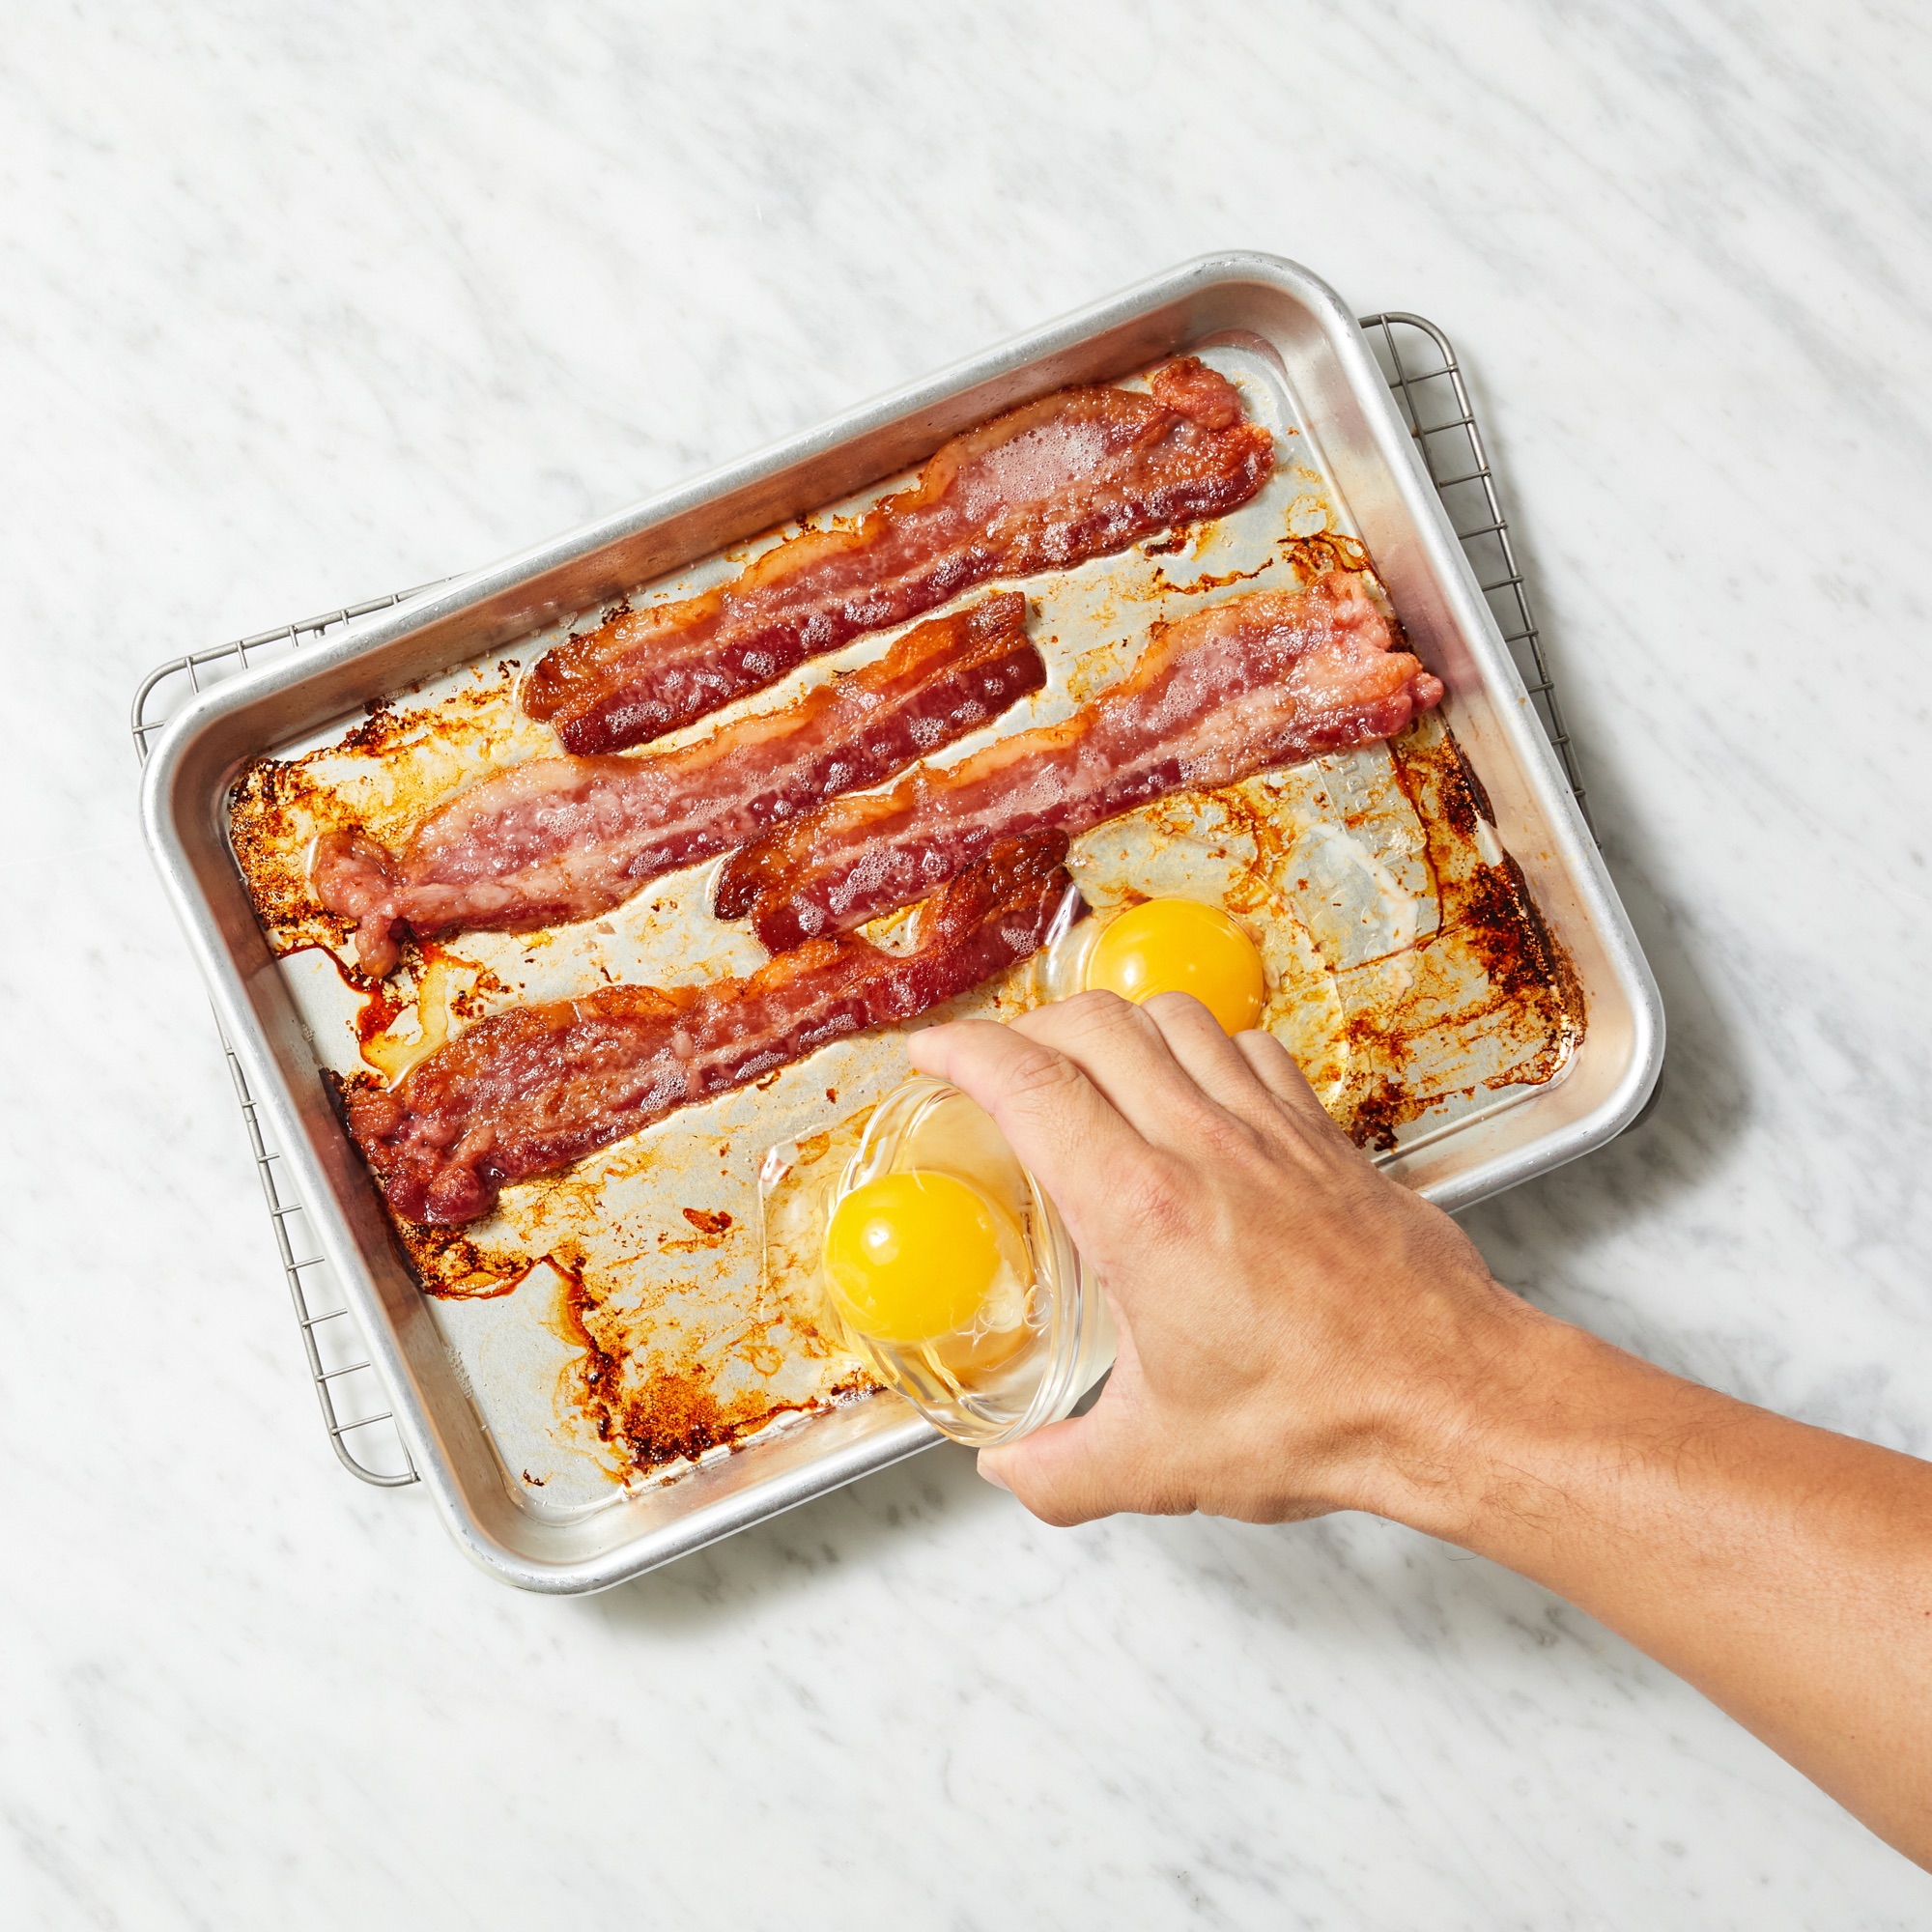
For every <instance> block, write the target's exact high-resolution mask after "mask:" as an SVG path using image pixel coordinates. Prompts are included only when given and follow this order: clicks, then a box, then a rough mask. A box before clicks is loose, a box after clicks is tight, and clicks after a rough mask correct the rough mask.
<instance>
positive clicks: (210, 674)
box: [128, 311, 1594, 1489]
mask: <svg viewBox="0 0 1932 1932" xmlns="http://www.w3.org/2000/svg"><path fill="white" fill-rule="evenodd" d="M1362 329H1363V332H1364V333H1365V334H1366V335H1367V337H1368V340H1369V345H1370V347H1371V348H1372V349H1373V350H1374V352H1375V355H1376V360H1377V361H1378V363H1379V364H1380V366H1381V371H1382V375H1383V376H1384V377H1385V378H1386V379H1387V382H1388V384H1389V387H1390V389H1391V390H1392V391H1393V392H1394V394H1395V398H1396V401H1397V403H1398V404H1399V405H1400V407H1401V409H1402V412H1403V415H1404V417H1405V419H1406V421H1407V423H1408V427H1409V431H1410V433H1411V434H1412V435H1413V436H1414V438H1415V440H1416V442H1417V444H1418V445H1419V446H1420V448H1421V451H1422V457H1423V461H1424V463H1425V464H1426V465H1427V467H1428V469H1429V474H1430V477H1431V479H1432V480H1433V481H1434V483H1435V488H1436V491H1437V493H1438V494H1439V495H1440V496H1441V498H1442V502H1443V506H1444V508H1445V509H1446V510H1447V511H1448V513H1449V521H1450V523H1451V524H1452V525H1453V526H1454V527H1455V530H1456V533H1457V535H1458V536H1460V537H1461V538H1462V541H1463V551H1464V553H1465V554H1466V555H1467V556H1468V559H1469V562H1470V564H1471V566H1472V567H1473V568H1474V570H1475V573H1476V582H1478V583H1479V584H1481V586H1482V588H1483V594H1484V595H1485V596H1486V597H1487V598H1488V599H1489V603H1490V609H1491V611H1492V612H1493V614H1494V616H1495V619H1496V622H1497V624H1498V626H1499V627H1500V628H1501V631H1502V634H1503V637H1504V639H1505V640H1506V641H1507V643H1508V644H1509V647H1510V653H1511V655H1512V656H1513V657H1514V658H1515V659H1516V663H1517V668H1518V669H1519V670H1520V671H1521V673H1522V680H1523V683H1524V684H1525V685H1526V686H1527V687H1528V691H1529V696H1530V700H1531V702H1532V703H1533V704H1534V705H1535V707H1536V713H1537V717H1538V718H1539V719H1540V721H1541V722H1542V725H1543V727H1544V730H1545V731H1546V732H1547V733H1548V737H1549V742H1550V745H1551V746H1552V747H1553V748H1554V750H1555V753H1556V755H1557V757H1558V759H1559V760H1560V761H1561V762H1562V766H1563V775H1564V777H1565V778H1566V779H1567V780H1568V781H1569V783H1570V789H1571V790H1572V791H1573V792H1574V793H1575V794H1576V796H1577V806H1578V808H1579V809H1580V810H1581V811H1582V813H1583V817H1584V822H1585V823H1586V824H1587V823H1590V808H1589V804H1588V801H1587V800H1586V799H1585V797H1584V793H1583V782H1582V780H1581V778H1580V777H1579V776H1578V773H1577V756H1576V749H1575V747H1574V746H1573V745H1572V744H1571V742H1570V733H1569V730H1568V728H1567V727H1566V726H1565V725H1564V722H1563V710H1562V706H1561V705H1560V704H1559V703H1558V702H1557V697H1556V690H1555V687H1554V685H1553V684H1552V682H1551V680H1550V676H1549V667H1548V662H1547V660H1546V659H1545V657H1544V651H1543V639H1542V637H1541V634H1540V633H1539V632H1538V630H1537V628H1536V619H1535V617H1534V616H1533V615H1532V614H1531V612H1530V608H1529V596H1528V593H1527V592H1526V591H1525V589H1524V588H1523V582H1522V573H1521V572H1520V570H1519V569H1518V567H1517V560H1516V550H1515V546H1514V545H1513V544H1512V543H1511V542H1510V533H1509V524H1508V520H1507V519H1506V518H1505V517H1504V515H1503V510H1502V502H1501V499H1500V497H1498V495H1497V492H1496V480H1495V475H1494V472H1493V471H1492V469H1491V468H1490V459H1489V453H1488V451H1487V449H1486V448H1485V446H1484V442H1483V436H1482V432H1481V430H1480V429H1478V428H1477V426H1476V416H1475V412H1474V411H1473V410H1472V409H1471V408H1470V406H1469V392H1468V389H1467V386H1466V385H1465V384H1464V383H1463V372H1462V369H1461V368H1460V367H1459V366H1458V364H1457V361H1456V355H1455V351H1454V350H1453V349H1451V348H1450V346H1449V338H1448V337H1447V336H1446V335H1444V334H1443V333H1442V331H1441V330H1440V329H1439V328H1437V327H1435V324H1434V323H1432V322H1425V321H1424V320H1423V319H1422V317H1421V316H1419V315H1405V314H1401V313H1399V312H1395V311H1391V312H1390V313H1388V314H1385V315H1370V316H1364V317H1363V318H1362ZM434 587H435V586H434V585H433V584H422V585H419V586H418V587H417V588H416V589H414V590H399V591H397V592H395V593H394V595H392V596H388V597H374V598H371V599H370V600H369V601H368V602H367V603H365V604H350V605H346V606H344V608H343V609H342V610H340V611H328V612H327V614H326V615H324V616H320V617H304V618H302V619H301V620H300V621H299V622H298V623H294V624H283V625H282V626H280V627H279V628H278V629H276V630H272V631H261V632H258V633H257V634H256V635H255V636H254V637H252V638H238V639H235V640H234V641H233V642H231V643H226V644H213V645H211V646H210V647H209V648H208V649H207V650H201V651H194V652H191V653H190V654H189V655H188V656H186V657H182V658H175V659H173V660H172V661H170V662H169V663H167V664H164V665H158V666H156V668H155V669H153V670H152V671H150V672H149V673H148V675H147V676H146V677H145V678H144V679H142V681H141V686H140V689H139V690H138V691H136V692H135V694H134V703H133V708H132V712H131V715H130V718H129V721H128V724H129V729H130V731H131V732H132V735H133V739H134V750H135V753H136V754H137V755H138V756H139V757H141V758H142V759H145V758H146V757H147V755H148V747H149V745H150V743H151V742H152V740H153V739H154V737H155V734H156V732H157V731H159V730H160V729H161V727H162V726H163V725H166V724H167V722H168V720H169V719H170V718H171V717H173V716H174V714H175V713H176V712H177V711H179V710H180V709H181V707H182V706H183V705H184V704H185V703H186V702H187V700H188V699H189V698H190V697H192V696H194V695H195V694H196V693H197V692H200V691H205V690H206V689H207V688H208V687H209V686H210V685H211V684H215V683H218V682H219V681H220V680H221V679H223V678H227V677H233V676H235V675H236V674H237V673H238V672H240V671H244V670H247V669H249V668H252V667H254V666H256V665H260V664H266V663H270V662H272V661H273V660H274V659H276V658H278V657H283V656H286V655H287V654H288V653H289V652H291V651H297V650H299V649H301V648H302V646H303V645H305V644H311V643H313V642H314V641H315V640H316V639H318V638H322V637H326V636H327V635H328V634H329V633H331V632H334V631H339V630H340V629H341V628H342V627H343V626H344V625H345V624H353V623H355V620H356V619H357V618H359V617H367V616H371V615H373V614H374V613H375V612H376V611H387V610H391V609H393V608H394V607H395V606H396V605H398V604H404V603H407V602H408V601H409V600H410V599H411V598H412V597H416V596H419V595H421V594H422V592H423V591H424V590H428V589H433V588H434ZM1593 829H1594V828H1593ZM221 1044H222V1050H223V1052H224V1053H225V1054H226V1055H227V1060H228V1077H229V1078H230V1079H231V1080H232V1081H233V1082H234V1083H235V1095H236V1098H237V1100H238V1101H239V1102H240V1103H241V1121H242V1125H243V1127H244V1129H245V1130H246V1132H247V1136H248V1149H249V1151H250V1152H251V1153H252V1154H253V1155H254V1158H255V1172H256V1175H257V1177H258V1178H259V1179H260V1180H261V1183H262V1193H263V1196H264V1198H265V1199H266V1200H267V1202H268V1207H269V1222H270V1227H272V1229H273V1230H274V1238H275V1249H276V1252H277V1254H278V1255H279V1256H280V1257H281V1264H282V1278H283V1280H284V1282H285V1283H286V1284H287V1287H288V1292H289V1297H290V1299H291V1300H292V1301H293V1302H294V1304H295V1312H296V1321H297V1323H298V1326H299V1329H300V1332H301V1340H302V1350H303V1352H304V1354H305V1355H306V1357H307V1361H308V1373H309V1379H310V1381H311V1382H313V1383H314V1385H315V1393H316V1399H317V1401H318V1402H319V1403H320V1404H321V1406H322V1419H323V1425H324V1427H325V1428H326V1429H327V1432H328V1440H329V1443H330V1446H331V1447H332V1448H333V1449H334V1451H335V1453H336V1455H337V1457H339V1458H340V1459H341V1462H342V1465H343V1467H344V1468H346V1469H347V1470H349V1471H350V1473H351V1474H352V1475H355V1476H359V1477H360V1478H361V1479H362V1480H363V1481H364V1482H365V1483H374V1484H376V1485H377V1486H379V1487H380V1488H383V1489H402V1488H404V1487H406V1486H407V1485H409V1484H411V1483H413V1482H414V1481H416V1471H415V1465H414V1464H413V1463H412V1462H411V1460H410V1452H409V1449H408V1447H407V1445H406V1444H405V1443H404V1441H403V1439H402V1436H401V1435H400V1434H399V1433H398V1431H397V1429H396V1425H395V1419H394V1416H393V1414H392V1412H391V1410H390V1407H389V1402H388V1397H387V1395H386V1393H385V1392H384V1388H383V1385H382V1383H381V1381H380V1379H379V1378H378V1377H377V1374H376V1371H375V1368H374V1367H373V1366H372V1364H371V1363H370V1360H369V1350H368V1346H367V1344H366V1343H365V1341H364V1340H363V1337H362V1334H361V1331H360V1329H359V1328H358V1327H357V1325H356V1321H355V1316H353V1315H352V1314H351V1313H350V1312H349V1308H348V1306H347V1304H346V1302H345V1301H344V1299H343V1295H342V1289H341V1284H340V1283H339V1282H338V1281H337V1280H336V1278H335V1273H334V1270H333V1269H332V1268H331V1267H330V1266H329V1264H328V1262H327V1259H326V1258H325V1257H324V1256H323V1255H322V1254H321V1253H320V1252H319V1251H318V1249H317V1245H316V1241H315V1237H314V1236H313V1235H312V1234H311V1232H310V1230H309V1227H308V1217H307V1215H306V1213H305V1212H304V1210H303V1208H302V1205H301V1203H300V1202H299V1201H298V1200H297V1199H296V1198H295V1196H294V1194H293V1193H292V1192H291V1191H290V1190H289V1189H288V1187H287V1186H286V1185H285V1184H284V1182H283V1179H282V1161H281V1152H280V1150H279V1149H278V1148H276V1147H275V1145H274V1143H273V1142H272V1140H271V1139H270V1136H269V1133H268V1131H267V1129H266V1128H265V1126H264V1125H263V1122H262V1119H261V1116H260V1114H259V1113H258V1112H257V1110H256V1106H255V1099H254V1095H253V1094H250V1093H249V1091H248V1082H247V1080H246V1079H245V1078H244V1077H243V1075H242V1072H241V1063H240V1062H239V1061H238V1060H237V1059H236V1058H235V1054H234V1052H233V1050H232V1049H231V1048H230V1047H229V1045H228V1042H227V1040H226V1039H223V1040H222V1042H221Z"/></svg>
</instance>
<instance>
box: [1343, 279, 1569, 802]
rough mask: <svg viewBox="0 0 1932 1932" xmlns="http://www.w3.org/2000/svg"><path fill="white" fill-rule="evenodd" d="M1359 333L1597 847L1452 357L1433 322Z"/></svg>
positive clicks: (1383, 322) (1398, 322)
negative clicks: (1389, 391)
mask: <svg viewBox="0 0 1932 1932" xmlns="http://www.w3.org/2000/svg"><path fill="white" fill-rule="evenodd" d="M1362 332H1363V333H1364V334H1365V335H1367V337H1368V338H1369V346H1370V347H1371V348H1372V349H1373V350H1374V351H1375V352H1376V360H1377V361H1378V363H1379V364H1380V365H1381V371H1382V375H1383V376H1384V377H1385V378H1386V379H1387V382H1388V385H1389V387H1390V388H1391V389H1392V390H1394V392H1395V398H1396V401H1397V403H1398V404H1399V405H1400V406H1401V408H1402V412H1403V414H1404V416H1405V417H1406V420H1407V422H1408V429H1409V434H1410V435H1411V436H1413V437H1414V438H1415V440H1416V442H1417V444H1418V445H1419V446H1420V448H1421V450H1422V460H1423V463H1424V464H1425V466H1426V467H1427V468H1428V470H1429V475H1430V480H1431V481H1432V482H1433V483H1434V484H1435V491H1436V494H1437V495H1438V496H1439V497H1441V498H1442V504H1443V507H1444V508H1445V509H1446V510H1447V511H1448V512H1449V521H1450V523H1451V524H1452V525H1453V526H1455V530H1456V534H1457V535H1458V536H1459V537H1460V538H1461V539H1462V540H1463V554H1465V555H1466V556H1467V557H1468V559H1469V562H1470V565H1471V566H1472V567H1473V569H1474V570H1475V573H1476V582H1478V583H1479V584H1480V585H1481V586H1482V589H1483V594H1484V596H1485V597H1487V598H1488V599H1489V605H1490V612H1491V614H1492V616H1493V617H1494V618H1495V620H1496V624H1497V626H1498V628H1499V629H1500V630H1501V631H1502V634H1503V641H1504V642H1505V643H1507V644H1508V645H1509V647H1510V654H1511V656H1512V657H1514V658H1515V659H1516V666H1517V669H1518V670H1520V672H1521V673H1522V681H1523V683H1524V685H1525V686H1526V687H1527V688H1528V691H1529V697H1530V702H1531V703H1532V704H1534V705H1535V706H1536V713H1537V718H1538V720H1539V722H1540V723H1541V724H1542V725H1543V728H1544V731H1545V732H1546V733H1547V734H1548V739H1549V744H1550V748H1551V750H1553V751H1554V752H1555V753H1556V756H1557V759H1558V760H1559V762H1560V763H1561V764H1562V766H1563V776H1564V778H1565V779H1566V780H1567V781H1568V782H1569V785H1570V789H1571V791H1573V792H1574V793H1575V794H1576V797H1577V810H1579V811H1580V812H1581V813H1582V814H1583V823H1584V824H1585V825H1587V826H1588V827H1589V828H1590V833H1591V836H1592V837H1593V838H1594V837H1595V836H1596V830H1597V827H1596V821H1595V819H1593V818H1592V817H1591V815H1590V802H1589V799H1588V798H1587V797H1586V796H1585V794H1584V790H1583V778H1582V774H1581V773H1580V772H1579V771H1578V770H1577V749H1576V747H1575V746H1574V745H1573V744H1572V743H1571V741H1570V731H1569V727H1568V726H1567V725H1565V724H1564V722H1563V706H1562V705H1561V703H1559V702H1558V700H1557V696H1556V687H1555V685H1554V683H1553V682H1552V681H1551V679H1550V675H1549V666H1548V662H1547V661H1546V659H1545V658H1544V655H1543V637H1542V634H1541V633H1540V632H1539V631H1538V630H1537V628H1536V619H1535V617H1534V616H1532V615H1531V613H1530V609H1529V593H1528V592H1527V591H1526V590H1525V589H1524V588H1523V582H1522V572H1521V571H1520V570H1519V569H1518V568H1517V561H1516V546H1515V545H1514V544H1513V543H1512V542H1511V541H1510V533H1509V522H1508V520H1507V519H1506V518H1505V517H1504V515H1503V510H1502V503H1501V500H1500V499H1499V498H1498V497H1497V495H1496V479H1495V473H1494V471H1493V470H1492V469H1491V468H1490V458H1489V452H1488V450H1487V449H1485V447H1484V446H1483V433H1482V431H1481V430H1480V429H1478V428H1477V426H1476V412H1475V411H1474V410H1473V409H1471V408H1470V406H1469V391H1468V389H1467V387H1466V386H1465V385H1464V384H1463V371H1462V368H1461V367H1460V365H1459V364H1458V363H1457V360H1456V352H1455V351H1454V350H1453V349H1452V348H1451V347H1450V346H1449V338H1448V337H1447V336H1446V335H1444V334H1443V333H1442V331H1441V330H1440V329H1439V328H1437V327H1435V324H1434V323H1433V322H1425V321H1424V320H1423V318H1422V317H1421V316H1419V315H1405V314H1403V313H1402V312H1401V311H1399V310H1391V311H1390V312H1389V313H1387V314H1386V315H1365V316H1364V317H1363V318H1362Z"/></svg>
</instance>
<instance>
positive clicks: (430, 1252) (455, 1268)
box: [389, 1214, 563, 1301]
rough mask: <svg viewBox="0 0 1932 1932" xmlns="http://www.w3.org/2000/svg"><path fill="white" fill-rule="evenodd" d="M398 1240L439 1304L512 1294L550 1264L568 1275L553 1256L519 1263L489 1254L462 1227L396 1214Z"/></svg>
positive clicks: (393, 1220) (423, 1286)
mask: <svg viewBox="0 0 1932 1932" xmlns="http://www.w3.org/2000/svg"><path fill="white" fill-rule="evenodd" d="M389 1218H390V1222H391V1225H392V1226H393V1227H394V1229H395V1231H396V1239H397V1240H398V1241H399V1242H400V1243H401V1245H402V1250H403V1253H404V1255H405V1256H407V1257H408V1260H409V1264H410V1272H411V1273H412V1274H413V1275H414V1276H415V1278H416V1283H417V1285H418V1286H419V1287H420V1288H421V1289H422V1292H423V1293H425V1294H433V1295H435V1296H436V1297H437V1299H438V1300H440V1301H494V1300H495V1299H496V1298H497V1296H498V1295H499V1294H510V1293H514V1292H515V1291H516V1290H517V1289H519V1288H521V1287H522V1286H523V1284H524V1283H525V1282H526V1281H527V1280H528V1279H529V1277H530V1276H531V1274H533V1273H534V1272H535V1271H536V1270H537V1269H538V1268H540V1267H542V1266H543V1264H545V1263H546V1262H548V1263H550V1264H551V1265H552V1266H553V1267H554V1268H556V1269H557V1271H558V1272H559V1273H562V1272H563V1269H562V1267H561V1265H560V1264H558V1263H557V1261H556V1260H555V1258H554V1256H551V1255H548V1254H544V1255H535V1256H531V1257H529V1258H527V1259H526V1258H524V1257H522V1256H519V1257H517V1258H516V1260H515V1261H514V1262H512V1261H510V1260H508V1259H506V1258H504V1257H500V1256H493V1255H486V1254H485V1253H484V1252H483V1251H482V1249H480V1248H479V1247H478V1246H477V1245H476V1243H475V1242H474V1241H472V1240H471V1239H470V1238H469V1236H467V1235H465V1234H464V1233H463V1232H462V1230H461V1229H458V1228H431V1227H425V1226H423V1225H421V1224H420V1223H418V1222H415V1221H405V1220H404V1219H403V1218H402V1216H401V1215H394V1214H392V1215H391V1216H390V1217H389Z"/></svg>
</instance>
